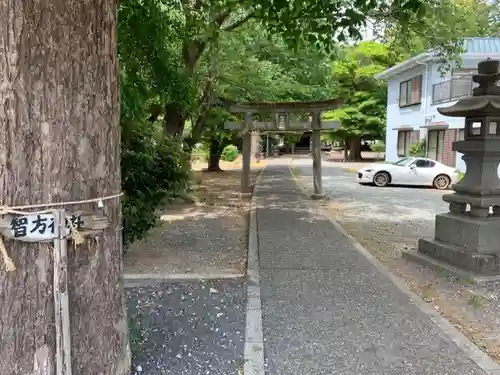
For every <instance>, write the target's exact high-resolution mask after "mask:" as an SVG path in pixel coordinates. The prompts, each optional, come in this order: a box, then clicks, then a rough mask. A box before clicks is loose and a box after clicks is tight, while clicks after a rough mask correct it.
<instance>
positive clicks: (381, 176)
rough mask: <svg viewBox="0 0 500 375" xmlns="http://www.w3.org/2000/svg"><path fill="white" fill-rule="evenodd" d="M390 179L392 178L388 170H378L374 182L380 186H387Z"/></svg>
mask: <svg viewBox="0 0 500 375" xmlns="http://www.w3.org/2000/svg"><path fill="white" fill-rule="evenodd" d="M390 180H391V178H390V176H389V173H387V172H378V173H377V174H376V175H375V176H373V183H374V184H375V185H377V186H378V187H384V186H387V184H389V181H390Z"/></svg>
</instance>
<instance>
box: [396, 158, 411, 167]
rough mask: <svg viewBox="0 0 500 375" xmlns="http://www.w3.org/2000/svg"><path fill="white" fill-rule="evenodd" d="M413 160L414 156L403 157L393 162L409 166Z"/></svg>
mask: <svg viewBox="0 0 500 375" xmlns="http://www.w3.org/2000/svg"><path fill="white" fill-rule="evenodd" d="M412 161H413V158H402V159H399V160H398V161H395V162H394V163H392V164H394V165H399V166H403V167H404V166H407V165H408V164H410V163H411V162H412Z"/></svg>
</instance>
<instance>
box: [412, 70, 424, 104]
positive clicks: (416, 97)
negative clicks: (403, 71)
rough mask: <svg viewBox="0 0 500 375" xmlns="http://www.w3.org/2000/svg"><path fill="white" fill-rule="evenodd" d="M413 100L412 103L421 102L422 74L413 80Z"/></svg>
mask: <svg viewBox="0 0 500 375" xmlns="http://www.w3.org/2000/svg"><path fill="white" fill-rule="evenodd" d="M411 86H412V87H411V99H412V100H411V101H412V103H420V99H421V92H422V90H421V88H422V76H418V77H415V78H413V79H412V81H411Z"/></svg>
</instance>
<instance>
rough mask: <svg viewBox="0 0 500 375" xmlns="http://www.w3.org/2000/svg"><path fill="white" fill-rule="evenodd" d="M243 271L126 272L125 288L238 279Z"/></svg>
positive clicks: (124, 277)
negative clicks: (167, 283)
mask: <svg viewBox="0 0 500 375" xmlns="http://www.w3.org/2000/svg"><path fill="white" fill-rule="evenodd" d="M242 277H245V274H243V273H138V274H135V273H126V274H124V275H123V282H124V286H125V288H135V287H139V286H151V285H156V284H161V283H166V282H181V281H196V280H220V279H238V278H242Z"/></svg>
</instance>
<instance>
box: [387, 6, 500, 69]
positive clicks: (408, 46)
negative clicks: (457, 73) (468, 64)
mask: <svg viewBox="0 0 500 375" xmlns="http://www.w3.org/2000/svg"><path fill="white" fill-rule="evenodd" d="M425 7H426V8H427V12H426V14H427V16H426V17H420V16H419V15H418V12H415V13H414V14H412V15H410V17H409V24H410V25H412V24H413V25H418V26H417V27H410V28H408V25H407V24H400V23H397V22H394V23H389V24H386V28H385V29H384V30H382V35H383V36H384V40H385V41H386V42H387V43H389V44H390V46H391V49H392V50H394V51H395V52H396V53H398V54H400V55H401V57H402V58H403V59H404V58H407V57H409V56H411V55H416V54H418V53H421V52H424V51H427V50H429V49H433V50H434V52H435V54H436V55H437V56H438V58H439V59H440V60H441V68H442V69H441V70H442V72H443V73H444V71H446V70H447V69H449V68H450V67H451V65H452V64H451V63H450V61H451V62H453V61H455V63H456V64H457V65H460V62H461V61H460V58H459V55H460V53H461V52H462V51H463V43H462V41H463V38H464V37H480V36H496V35H497V33H498V27H499V20H500V18H499V17H498V11H499V6H498V4H497V2H490V1H487V0H436V1H429V2H428V4H427V5H426V6H425ZM450 58H451V59H450Z"/></svg>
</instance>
